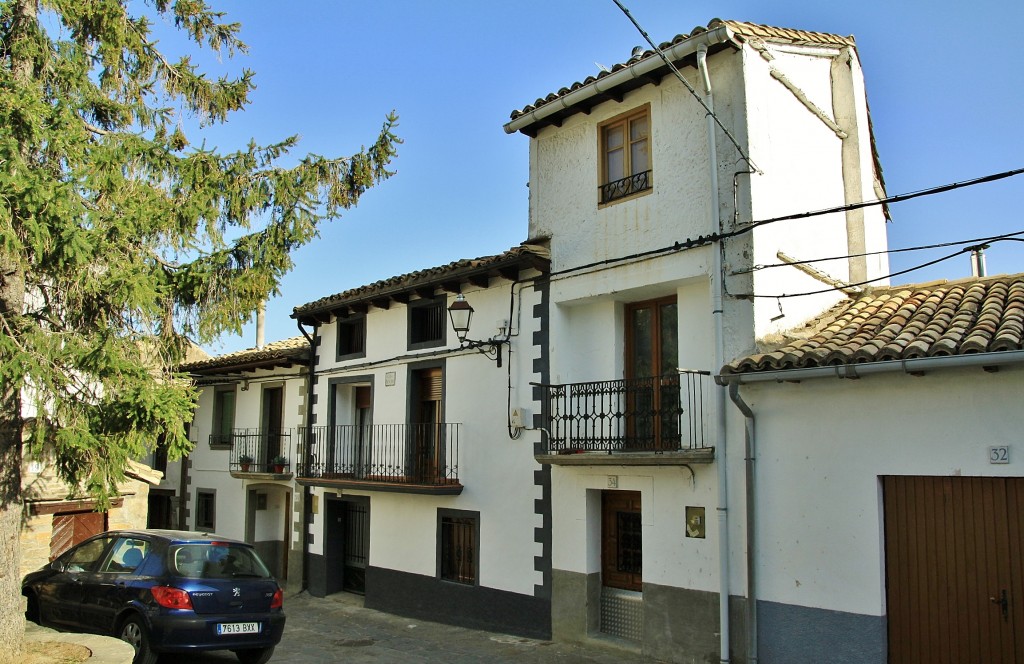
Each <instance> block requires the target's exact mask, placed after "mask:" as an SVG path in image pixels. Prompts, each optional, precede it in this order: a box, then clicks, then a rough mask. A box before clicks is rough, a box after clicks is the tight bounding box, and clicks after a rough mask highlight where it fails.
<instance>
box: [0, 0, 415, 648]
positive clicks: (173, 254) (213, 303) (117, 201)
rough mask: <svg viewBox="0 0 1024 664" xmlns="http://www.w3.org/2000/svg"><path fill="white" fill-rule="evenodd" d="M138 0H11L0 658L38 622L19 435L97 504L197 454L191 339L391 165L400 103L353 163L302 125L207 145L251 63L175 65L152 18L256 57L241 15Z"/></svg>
mask: <svg viewBox="0 0 1024 664" xmlns="http://www.w3.org/2000/svg"><path fill="white" fill-rule="evenodd" d="M128 5H129V3H128V2H127V0H0V58H2V62H0V164H2V167H0V660H3V659H4V658H5V657H8V658H13V659H15V660H16V659H17V652H18V650H19V647H20V645H19V644H20V641H21V635H22V630H23V626H24V623H23V620H22V614H21V598H20V579H19V573H18V565H19V562H18V561H19V558H18V537H19V530H20V526H21V519H22V496H21V471H20V468H21V457H22V449H23V445H24V444H25V443H27V444H28V449H33V450H38V449H42V448H43V447H44V446H45V447H46V448H47V449H50V450H52V451H53V453H54V454H55V458H56V462H57V467H58V471H59V473H60V475H61V477H62V478H63V479H64V480H66V481H67V482H68V483H69V485H71V486H81V487H83V488H84V489H85V490H88V491H89V492H90V493H91V494H92V495H93V496H94V497H96V498H97V499H99V500H100V501H101V504H103V501H104V500H106V499H107V498H108V497H109V496H110V495H112V492H113V491H114V490H115V489H114V487H115V486H116V483H117V482H118V481H119V480H121V479H123V477H124V474H123V473H124V468H125V465H126V462H127V461H128V460H129V459H132V458H139V457H142V456H144V455H145V454H147V453H148V452H149V451H150V450H151V449H152V447H153V445H154V443H155V441H157V440H158V439H163V441H164V442H165V444H166V445H167V448H168V451H169V455H170V457H171V458H176V457H178V456H180V455H181V454H182V453H183V452H187V450H188V448H189V442H188V440H187V438H186V434H185V428H184V423H185V422H187V421H188V420H189V419H190V417H191V412H192V408H193V406H194V400H195V394H194V392H193V391H192V389H191V387H190V386H189V384H188V382H187V381H185V380H183V379H182V378H181V377H180V376H177V375H175V374H174V372H173V367H174V366H175V365H176V364H177V363H179V362H180V361H181V359H182V356H183V355H182V354H183V352H184V350H185V348H186V346H187V344H188V341H189V340H193V341H196V342H200V343H203V342H206V341H210V340H212V339H215V338H216V337H217V336H218V335H220V334H221V333H223V332H239V331H240V329H241V326H242V325H243V324H244V323H245V322H246V321H247V320H248V319H249V318H250V317H251V315H252V312H253V311H254V310H255V309H256V307H257V306H258V305H259V303H260V302H261V301H263V300H264V299H265V298H266V297H268V295H271V294H275V293H276V292H277V286H278V283H279V280H280V278H281V277H282V276H283V275H284V274H285V273H286V272H287V271H288V270H289V269H290V268H291V267H292V259H291V252H292V250H294V249H296V248H297V247H300V246H302V245H304V244H306V243H308V242H310V241H311V240H313V239H314V238H315V237H316V236H317V229H318V225H319V224H320V223H321V222H323V221H325V220H328V219H331V218H333V217H337V216H338V215H340V214H341V212H342V211H343V210H345V209H348V208H350V207H351V206H353V205H355V204H356V203H357V202H358V200H359V197H360V195H361V194H362V193H363V192H364V191H366V189H368V188H369V187H372V186H373V185H375V184H377V183H379V182H380V181H382V180H384V179H386V178H387V177H389V176H390V175H391V174H392V173H391V172H390V171H389V170H388V165H389V163H390V161H391V159H392V158H393V157H394V155H395V150H396V147H397V144H398V143H400V140H399V139H398V138H397V137H396V136H395V135H394V133H393V129H394V126H395V124H396V122H397V119H396V117H395V116H394V115H393V114H392V115H389V116H388V117H387V118H386V120H385V121H384V124H383V128H382V130H381V133H380V135H379V136H378V137H377V138H376V140H375V142H374V143H373V144H372V145H371V146H370V147H369V148H364V149H363V150H361V151H360V152H359V153H358V154H356V155H354V156H350V157H345V158H327V157H323V156H319V155H315V154H310V155H307V156H305V157H303V158H302V159H301V160H295V159H291V158H290V156H289V152H290V150H291V149H292V148H293V147H294V146H295V145H296V143H297V139H296V138H295V137H292V138H287V139H285V140H283V141H281V142H280V143H276V144H273V145H267V146H258V145H256V144H255V143H250V144H249V145H248V146H247V147H246V148H244V149H241V150H238V151H235V152H230V153H223V154H222V153H218V152H217V151H213V150H208V149H205V148H203V147H195V146H196V145H202V143H201V142H198V141H197V140H196V139H197V138H198V136H199V135H201V133H202V130H203V128H204V127H207V126H210V125H212V124H217V123H223V122H225V121H227V119H228V116H229V115H230V114H231V113H232V112H233V111H237V110H241V109H243V108H244V107H245V106H246V105H247V104H248V101H249V94H250V92H251V91H252V90H253V87H254V78H253V76H254V75H253V73H252V72H251V71H248V70H245V71H242V72H241V73H240V74H239V75H238V76H236V77H222V78H216V79H214V78H208V77H207V76H205V75H204V74H203V73H202V72H201V71H199V69H198V67H196V66H195V65H194V64H193V63H192V61H191V59H190V58H189V57H187V56H186V57H182V58H180V59H177V60H175V61H172V60H170V59H169V58H168V57H167V56H166V55H165V54H164V53H162V52H161V51H160V50H158V49H157V44H156V41H155V38H154V36H153V33H152V24H151V22H150V19H160V20H166V21H169V22H173V24H174V26H175V27H176V28H177V29H179V30H180V31H182V32H183V33H184V34H185V35H187V37H188V38H189V40H190V43H192V45H193V47H194V48H209V49H212V50H213V51H215V52H217V53H219V54H224V55H226V56H228V57H230V56H233V55H235V54H240V53H244V52H245V50H246V47H245V44H244V43H243V42H242V41H240V38H239V34H240V33H239V30H240V26H239V25H238V24H237V23H231V22H228V21H227V19H226V18H225V15H224V14H223V13H220V12H216V11H214V10H213V9H212V8H211V7H210V6H209V5H208V4H207V3H206V2H204V1H203V0H148V1H147V2H146V3H145V5H144V6H143V7H142V11H141V13H135V14H133V13H132V12H130V11H129V7H128ZM132 6H133V7H135V6H137V5H136V3H133V5H132ZM185 127H195V132H196V133H197V136H194V137H192V138H193V140H192V141H190V137H189V136H187V134H186V130H185ZM191 131H192V129H189V132H191ZM289 159H291V161H289V162H288V163H291V164H295V165H292V166H289V167H284V166H282V163H283V162H285V161H288V160H289ZM23 412H28V413H30V414H32V413H34V415H35V416H34V417H28V418H26V417H24V416H23Z"/></svg>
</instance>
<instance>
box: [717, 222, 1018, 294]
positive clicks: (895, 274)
mask: <svg viewBox="0 0 1024 664" xmlns="http://www.w3.org/2000/svg"><path fill="white" fill-rule="evenodd" d="M1011 235H1019V233H1012V234H1011ZM1001 240H1007V241H1010V242H1024V240H1022V239H1020V238H1014V237H996V238H992V241H993V242H998V241H1001ZM937 246H939V245H937ZM975 248H977V245H971V246H967V247H963V248H962V249H960V250H959V251H956V252H953V253H952V254H949V255H948V256H943V257H941V258H936V259H935V260H933V261H928V262H927V263H921V264H920V265H915V266H913V267H908V268H906V269H905V270H899V271H898V272H890V273H889V274H887V275H884V276H881V277H875V278H874V279H867V280H865V281H858V282H857V283H855V284H843V285H841V286H829V287H828V288H822V289H821V290H816V291H807V292H805V293H781V294H779V295H758V294H757V293H728V294H729V295H731V296H732V297H738V298H753V297H763V298H768V299H773V300H781V299H782V298H784V297H803V296H805V295H821V294H823V293H831V292H832V291H837V290H843V289H844V288H853V287H855V286H866V285H868V284H873V283H875V282H876V281H882V280H884V279H891V278H892V277H898V276H900V275H903V274H907V273H908V272H914V271H915V270H921V269H923V268H926V267H931V266H932V265H937V264H939V263H941V262H943V261H948V260H949V259H951V258H956V257H957V256H959V255H961V254H966V253H967V252H969V251H973V250H974V249H975ZM896 287H898V286H896Z"/></svg>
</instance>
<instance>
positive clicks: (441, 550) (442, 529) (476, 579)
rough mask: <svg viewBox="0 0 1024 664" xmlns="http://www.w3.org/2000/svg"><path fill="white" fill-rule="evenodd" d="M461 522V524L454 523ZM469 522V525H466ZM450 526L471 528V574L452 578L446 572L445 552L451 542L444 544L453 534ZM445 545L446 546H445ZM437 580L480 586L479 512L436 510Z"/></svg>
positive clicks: (440, 508) (441, 508)
mask: <svg viewBox="0 0 1024 664" xmlns="http://www.w3.org/2000/svg"><path fill="white" fill-rule="evenodd" d="M456 522H461V523H456ZM466 522H471V523H466ZM449 524H450V526H462V527H469V528H472V535H471V536H472V538H473V541H472V542H470V543H469V544H470V547H471V548H472V553H471V555H472V561H471V562H470V565H471V567H472V570H471V574H469V575H467V574H463V575H461V576H453V575H451V573H450V572H449V571H448V569H447V566H446V564H445V562H446V561H445V555H444V554H445V552H446V551H448V550H449V549H450V547H451V546H452V543H451V542H446V538H448V537H450V536H451V534H452V533H453V532H454V531H453V528H452V527H447V528H446V525H449ZM446 544H447V546H446ZM437 578H438V579H440V580H441V581H446V582H448V583H457V584H460V585H465V586H479V585H480V512H475V511H470V510H455V509H447V508H443V507H439V508H438V510H437Z"/></svg>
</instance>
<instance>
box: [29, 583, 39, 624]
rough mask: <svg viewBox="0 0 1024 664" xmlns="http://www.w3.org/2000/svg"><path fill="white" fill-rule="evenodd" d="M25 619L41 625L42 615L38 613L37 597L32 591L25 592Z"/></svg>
mask: <svg viewBox="0 0 1024 664" xmlns="http://www.w3.org/2000/svg"><path fill="white" fill-rule="evenodd" d="M25 620H27V621H29V622H34V623H35V624H37V625H41V624H42V623H41V622H40V621H41V620H42V617H41V616H40V615H39V598H38V597H36V594H35V593H34V592H32V591H27V592H26V593H25Z"/></svg>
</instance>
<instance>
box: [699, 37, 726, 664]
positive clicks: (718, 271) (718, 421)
mask: <svg viewBox="0 0 1024 664" xmlns="http://www.w3.org/2000/svg"><path fill="white" fill-rule="evenodd" d="M697 71H698V72H699V74H700V78H701V83H702V84H703V86H704V103H705V104H707V107H708V109H709V110H710V111H711V113H713V112H714V110H715V99H714V95H712V93H711V76H710V75H709V74H708V46H707V44H706V43H702V44H700V46H699V47H698V49H697ZM711 113H708V114H707V125H708V127H707V133H708V161H709V162H710V175H711V184H710V186H711V229H712V232H714V233H719V234H720V233H721V232H722V218H721V215H720V214H719V211H718V145H717V143H716V141H715V118H714V117H713V116H712V115H711ZM712 250H713V251H714V260H713V267H712V270H711V315H712V318H713V319H714V321H715V366H716V367H722V366H725V339H724V329H725V325H724V323H723V321H722V316H723V312H722V301H723V299H724V298H723V295H722V293H723V290H724V284H723V283H722V280H723V278H724V275H723V268H722V245H721V241H719V242H718V243H716V244H714V245H712ZM725 435H726V431H725V388H724V387H719V388H718V389H716V390H715V457H716V458H715V463H716V464H717V467H716V470H717V471H718V597H719V599H718V625H719V644H718V648H719V660H720V661H721V662H722V664H727V663H728V662H729V585H730V584H729V578H730V574H729V511H728V506H729V483H728V480H729V472H728V468H727V464H726V461H727V458H728V455H727V454H726V442H725Z"/></svg>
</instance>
